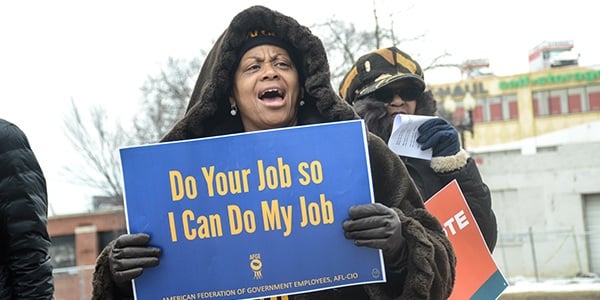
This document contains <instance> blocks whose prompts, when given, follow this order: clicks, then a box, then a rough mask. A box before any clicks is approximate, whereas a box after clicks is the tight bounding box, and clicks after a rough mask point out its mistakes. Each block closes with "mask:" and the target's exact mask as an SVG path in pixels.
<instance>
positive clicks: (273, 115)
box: [230, 45, 300, 131]
mask: <svg viewBox="0 0 600 300" xmlns="http://www.w3.org/2000/svg"><path fill="white" fill-rule="evenodd" d="M299 95H300V82H299V79H298V71H297V69H296V66H295V65H294V63H293V62H292V59H291V57H290V55H289V54H288V53H287V51H286V50H284V49H282V48H280V47H277V46H273V45H260V46H256V47H254V48H251V49H250V50H248V51H247V52H246V53H244V55H243V56H242V58H241V59H240V64H239V65H238V68H237V70H236V71H235V75H234V83H233V95H232V97H231V98H230V102H231V104H232V105H236V106H237V108H238V111H239V114H240V117H241V118H242V124H243V125H244V130H245V131H255V130H263V129H272V128H281V127H288V126H294V125H296V123H297V112H298V106H297V102H298V97H299Z"/></svg>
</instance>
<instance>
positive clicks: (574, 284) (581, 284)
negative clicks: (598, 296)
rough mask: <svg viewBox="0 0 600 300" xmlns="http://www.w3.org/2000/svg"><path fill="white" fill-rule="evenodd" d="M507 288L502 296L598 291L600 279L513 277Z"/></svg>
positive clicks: (599, 289)
mask: <svg viewBox="0 0 600 300" xmlns="http://www.w3.org/2000/svg"><path fill="white" fill-rule="evenodd" d="M508 281H509V286H508V287H507V288H506V290H504V293H503V294H509V293H522V292H542V291H543V292H548V291H600V277H589V278H588V277H575V278H554V279H541V280H540V281H539V282H538V281H536V279H535V278H525V277H515V278H510V279H509V280H508Z"/></svg>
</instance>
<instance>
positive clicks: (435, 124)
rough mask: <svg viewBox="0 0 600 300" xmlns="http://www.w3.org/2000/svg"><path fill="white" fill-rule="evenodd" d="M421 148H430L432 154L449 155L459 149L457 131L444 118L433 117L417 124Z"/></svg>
mask: <svg viewBox="0 0 600 300" xmlns="http://www.w3.org/2000/svg"><path fill="white" fill-rule="evenodd" d="M418 130H419V137H418V138H417V143H419V144H421V150H426V149H429V148H432V152H433V156H451V155H455V154H456V153H458V152H459V151H460V142H459V141H458V132H456V129H454V127H452V125H450V124H449V123H448V122H446V120H444V119H441V118H435V119H431V120H427V121H426V122H425V123H423V124H421V126H419V129H418Z"/></svg>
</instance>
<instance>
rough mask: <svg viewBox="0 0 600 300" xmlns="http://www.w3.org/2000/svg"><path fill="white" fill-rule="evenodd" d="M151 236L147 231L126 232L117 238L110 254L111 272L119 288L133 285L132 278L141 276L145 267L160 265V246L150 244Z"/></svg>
mask: <svg viewBox="0 0 600 300" xmlns="http://www.w3.org/2000/svg"><path fill="white" fill-rule="evenodd" d="M149 241H150V236H149V235H148V234H145V233H135V234H124V235H121V236H120V237H118V238H117V241H116V243H115V246H114V247H113V249H112V250H111V252H110V254H109V255H108V263H109V267H110V274H111V276H112V279H113V281H114V282H115V283H116V284H117V285H118V286H119V289H121V290H122V289H123V288H125V289H126V288H127V287H131V280H132V279H134V278H136V277H138V276H140V275H141V274H142V272H143V271H144V268H149V267H156V266H158V257H159V256H160V255H161V254H162V251H161V250H160V248H156V247H151V246H148V242H149Z"/></svg>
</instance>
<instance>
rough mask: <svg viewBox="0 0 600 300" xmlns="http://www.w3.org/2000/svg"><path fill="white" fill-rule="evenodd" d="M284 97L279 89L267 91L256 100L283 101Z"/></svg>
mask: <svg viewBox="0 0 600 300" xmlns="http://www.w3.org/2000/svg"><path fill="white" fill-rule="evenodd" d="M284 96H285V95H284V94H283V92H281V91H280V90H279V89H268V90H265V91H264V92H262V93H261V94H260V95H259V96H258V99H260V100H263V101H275V100H281V99H283V97H284Z"/></svg>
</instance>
